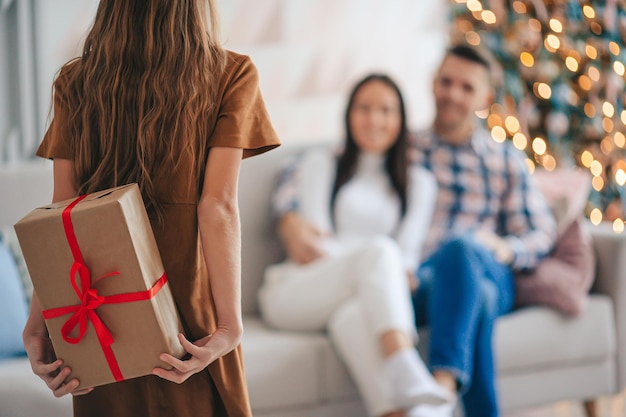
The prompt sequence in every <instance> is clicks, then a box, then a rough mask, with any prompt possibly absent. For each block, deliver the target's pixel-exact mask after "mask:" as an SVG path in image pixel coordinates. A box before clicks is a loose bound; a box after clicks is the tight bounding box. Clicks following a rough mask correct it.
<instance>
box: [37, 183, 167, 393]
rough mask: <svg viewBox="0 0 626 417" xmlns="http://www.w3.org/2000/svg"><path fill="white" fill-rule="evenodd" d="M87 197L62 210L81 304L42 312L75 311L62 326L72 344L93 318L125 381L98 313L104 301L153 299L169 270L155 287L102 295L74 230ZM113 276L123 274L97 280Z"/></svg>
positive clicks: (113, 365)
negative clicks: (74, 220) (76, 216)
mask: <svg viewBox="0 0 626 417" xmlns="http://www.w3.org/2000/svg"><path fill="white" fill-rule="evenodd" d="M85 197H87V195H82V196H80V197H78V198H76V199H75V200H74V201H72V203H71V204H69V205H68V206H67V207H66V208H65V209H64V210H63V213H62V219H63V228H64V230H65V237H66V238H67V243H68V244H69V246H70V249H71V251H72V256H73V257H74V263H73V264H72V268H71V269H70V283H71V284H72V287H73V288H74V292H76V295H77V296H78V298H79V299H80V304H79V305H73V306H66V307H57V308H51V309H48V310H43V312H42V313H43V317H44V319H52V318H55V317H60V316H65V315H67V314H72V316H71V317H70V318H69V319H68V320H67V321H66V322H65V323H64V324H63V327H62V328H61V334H62V335H63V340H65V341H66V342H68V343H71V344H77V343H79V342H80V341H81V339H82V338H83V336H85V332H86V331H87V325H88V323H89V322H90V321H91V323H92V324H93V327H94V329H95V331H96V335H97V336H98V341H99V342H100V346H101V347H102V352H103V353H104V357H105V358H106V360H107V363H108V364H109V369H110V370H111V373H112V374H113V377H114V378H115V380H116V381H123V380H124V376H123V375H122V371H121V370H120V367H119V365H118V363H117V359H116V358H115V355H114V354H113V350H112V349H111V345H112V344H113V342H114V341H115V339H114V338H113V335H111V332H110V331H109V329H108V328H107V327H106V325H105V324H104V323H103V322H102V320H101V319H100V317H99V316H98V314H97V313H96V309H97V308H98V307H99V306H100V305H102V304H120V303H128V302H133V301H143V300H149V299H151V298H153V297H154V296H155V295H156V294H157V293H158V292H159V291H160V290H161V288H163V286H164V285H165V284H166V283H167V276H166V275H165V273H163V275H162V276H161V278H159V280H158V281H157V282H155V283H154V285H153V286H152V288H150V289H148V290H145V291H137V292H130V293H125V294H117V295H107V296H103V295H99V294H98V290H97V289H96V288H93V287H92V286H91V284H92V282H91V275H90V274H89V269H88V268H87V266H86V265H85V262H84V261H83V255H82V253H81V251H80V246H78V240H77V239H76V233H74V225H73V224H72V218H71V215H70V214H71V211H72V209H73V208H74V207H75V206H76V205H77V204H78V203H80V202H81V201H82V200H83V199H84V198H85ZM111 275H119V272H111V273H109V274H106V275H104V276H102V277H100V278H98V279H96V280H95V281H94V283H96V282H98V281H99V280H100V279H103V278H106V277H109V276H111ZM77 277H78V278H79V279H80V286H79V285H78V282H77ZM76 326H78V336H76V337H72V336H71V333H72V331H73V330H74V329H75V328H76Z"/></svg>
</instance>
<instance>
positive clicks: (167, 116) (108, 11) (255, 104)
mask: <svg viewBox="0 0 626 417" xmlns="http://www.w3.org/2000/svg"><path fill="white" fill-rule="evenodd" d="M218 33H219V27H218V18H217V13H216V8H215V1H214V0H177V1H171V0H145V1H127V0H101V1H100V4H99V6H98V10H97V12H96V17H95V21H94V24H93V26H92V28H91V30H90V32H89V34H88V36H87V38H86V41H85V46H84V50H83V53H82V55H81V56H80V57H79V58H76V59H74V60H72V61H70V62H69V63H67V64H66V65H65V66H64V67H63V68H62V69H61V71H60V73H59V75H58V76H57V78H56V80H55V83H54V117H53V119H52V122H51V124H50V127H49V128H48V131H47V132H46V135H45V137H44V139H43V142H42V144H41V146H40V148H39V150H38V152H37V154H38V155H39V156H41V157H45V158H50V159H53V160H54V193H53V201H55V202H56V201H60V200H65V199H69V198H73V197H76V196H77V195H80V194H85V193H91V192H94V191H97V190H102V189H106V188H110V187H115V186H118V185H122V184H127V183H131V182H136V183H138V184H139V188H140V190H141V192H142V195H143V198H144V201H145V203H146V208H147V210H148V215H149V217H150V221H151V224H152V228H153V230H154V234H155V238H156V241H157V245H158V247H159V250H160V253H161V257H162V260H163V264H164V267H165V271H166V273H167V275H168V282H169V283H170V288H171V290H172V294H173V296H174V300H175V302H176V305H177V308H178V310H179V313H180V317H181V321H182V324H183V328H184V331H185V335H184V336H183V335H182V334H181V335H179V339H180V342H181V344H182V346H183V347H184V348H185V350H186V351H187V353H188V355H187V357H186V358H185V360H179V359H176V358H174V357H172V356H170V355H167V354H163V355H162V356H161V360H163V361H164V362H165V363H167V364H169V365H171V366H172V369H171V370H165V369H161V368H157V369H155V370H154V371H153V373H154V375H148V376H145V377H141V378H135V379H131V380H126V381H122V382H117V383H113V384H108V385H104V386H99V387H95V388H92V389H87V390H77V387H78V384H79V381H77V380H76V379H72V380H69V381H67V382H64V381H65V380H66V378H67V376H68V375H69V373H70V369H68V368H62V367H61V365H62V364H63V361H62V359H63V358H58V359H57V358H56V357H55V356H54V351H53V350H52V347H51V344H50V341H49V338H48V334H47V331H46V327H45V323H44V320H43V318H42V313H41V307H40V305H39V302H38V299H37V295H36V294H35V295H34V296H33V302H32V306H31V312H30V316H29V320H28V323H27V325H26V327H25V329H24V344H25V347H26V351H27V353H28V356H29V359H30V361H31V365H32V368H33V371H34V372H35V373H36V374H37V375H38V376H40V377H41V378H42V379H43V380H44V381H45V382H46V384H47V385H48V387H49V388H50V389H51V390H52V391H53V392H54V395H55V396H62V395H66V394H73V395H74V415H75V416H77V417H81V416H85V417H87V416H88V417H97V416H107V417H109V416H116V417H124V416H129V417H131V416H133V417H136V416H153V417H161V416H177V417H185V416H189V417H192V416H193V417H196V416H200V415H201V416H223V415H228V416H231V417H233V416H242V417H249V416H251V411H250V405H249V402H248V394H247V389H246V383H245V375H244V370H243V364H242V359H241V347H240V341H241V335H242V320H241V300H240V298H241V290H240V286H241V276H240V275H241V265H240V264H241V260H240V240H241V237H240V226H239V212H238V207H237V181H238V174H239V167H240V163H241V159H242V158H246V157H249V156H253V155H256V154H260V153H263V152H265V151H267V150H269V149H272V148H274V147H276V146H278V145H279V141H278V139H277V137H276V134H275V132H274V130H273V129H272V126H271V123H270V120H269V117H268V114H267V112H266V110H265V105H264V103H263V99H262V97H261V94H260V91H259V87H258V74H257V71H256V68H255V67H254V64H253V63H252V62H251V60H250V59H249V58H248V57H246V56H243V55H238V54H236V53H234V52H230V51H227V50H224V49H223V48H222V47H221V46H220V44H219V37H218ZM146 343H149V341H146Z"/></svg>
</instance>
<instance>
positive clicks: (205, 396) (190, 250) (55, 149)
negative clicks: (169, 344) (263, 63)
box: [37, 52, 279, 417]
mask: <svg viewBox="0 0 626 417" xmlns="http://www.w3.org/2000/svg"><path fill="white" fill-rule="evenodd" d="M69 65H72V64H69ZM63 81H64V80H63V72H61V75H60V76H59V78H58V79H57V81H56V84H55V88H56V91H57V92H59V91H62V90H63ZM218 97H220V105H219V109H218V112H217V114H215V115H212V116H210V117H211V119H210V120H209V122H210V123H212V126H214V129H213V133H212V135H211V137H210V138H209V146H210V147H214V146H224V147H235V148H243V149H244V158H246V157H249V156H253V155H257V154H260V153H263V152H265V151H268V150H270V149H273V148H275V147H276V146H278V145H279V140H278V138H277V136H276V133H275V132H274V130H273V128H272V126H271V123H270V120H269V116H268V114H267V111H266V109H265V104H264V102H263V99H262V97H261V93H260V90H259V86H258V74H257V70H256V68H255V66H254V64H253V63H252V61H251V60H250V59H249V58H248V57H246V56H243V55H238V54H235V53H233V52H227V64H226V69H225V71H224V75H223V77H222V78H221V80H220V88H219V95H218ZM69 111H70V110H69V109H66V108H64V107H63V101H62V100H61V99H59V96H58V94H55V100H54V119H53V120H52V123H51V125H50V127H49V129H48V131H47V133H46V135H45V137H44V139H43V142H42V144H41V146H40V147H39V150H38V151H37V155H39V156H41V157H44V158H62V159H70V160H71V159H73V158H74V157H73V155H72V152H71V148H70V143H69V140H68V137H69V135H68V134H67V130H66V129H67V123H66V118H67V115H68V112H69ZM163 168H164V169H163V170H162V172H164V173H166V174H165V175H161V176H159V177H158V178H156V179H155V181H156V188H157V197H158V199H159V201H160V202H161V204H162V206H163V208H164V221H162V222H153V225H152V226H153V229H154V233H155V237H156V240H157V244H158V246H159V250H160V252H161V257H162V258H163V264H164V266H165V271H166V273H167V275H168V278H169V282H170V286H171V289H172V293H173V295H174V299H175V300H176V304H177V306H178V309H179V312H180V315H181V320H182V321H183V326H184V328H185V332H186V336H187V337H188V338H189V339H190V340H197V339H199V338H201V337H204V336H206V335H207V334H209V333H213V332H214V331H215V330H216V314H215V308H214V303H213V300H212V296H211V289H210V286H209V276H208V273H207V268H206V265H205V262H204V258H203V255H202V248H201V247H200V240H199V233H198V224H197V215H196V208H197V203H198V200H199V193H198V190H197V187H195V186H189V184H190V182H191V183H192V184H196V180H197V176H198V175H200V174H199V173H198V172H192V170H191V164H189V163H182V164H180V166H179V167H178V168H177V169H174V168H173V167H163ZM207 369H208V372H199V373H197V374H195V375H193V376H192V377H191V378H189V379H188V380H187V381H185V382H184V383H183V384H180V385H179V384H175V383H172V382H169V381H166V380H163V379H161V378H159V377H156V376H152V375H150V376H145V377H141V378H135V379H130V380H126V381H122V382H117V383H113V384H109V385H104V386H101V387H96V388H95V389H94V391H92V392H91V393H89V394H87V395H83V396H78V397H75V398H74V415H75V416H76V417H99V416H102V417H125V416H128V417H144V416H145V417H166V416H172V417H211V416H215V417H217V416H229V417H249V416H251V415H252V413H251V411H250V405H249V401H248V392H247V387H246V379H245V373H244V368H243V358H242V353H241V346H239V347H238V348H237V349H235V350H234V351H233V352H231V353H229V354H228V355H226V356H224V357H223V358H221V359H219V360H217V361H215V362H213V363H212V364H211V365H209V367H208V368H207Z"/></svg>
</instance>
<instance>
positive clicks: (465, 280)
mask: <svg viewBox="0 0 626 417" xmlns="http://www.w3.org/2000/svg"><path fill="white" fill-rule="evenodd" d="M418 276H419V277H420V287H419V289H418V291H417V293H416V294H415V295H414V303H415V310H416V319H417V323H418V324H422V323H424V322H427V323H428V324H429V325H430V328H431V344H430V366H431V369H432V370H433V371H437V370H442V371H447V372H450V373H451V374H452V375H454V376H455V377H456V380H457V383H458V384H459V390H460V394H465V395H464V397H463V402H464V404H465V407H466V414H467V417H473V416H476V415H479V416H480V417H489V416H497V415H498V411H497V399H496V395H495V387H494V383H495V372H494V365H493V351H492V340H491V338H492V330H493V324H494V322H495V318H496V317H497V316H499V315H501V314H503V313H505V312H507V311H509V310H510V308H511V305H512V298H513V289H512V288H513V284H512V276H511V272H510V270H509V268H508V267H507V266H505V265H502V264H500V263H498V262H497V261H495V259H494V258H493V256H492V255H491V253H490V252H489V251H487V250H486V249H484V248H483V247H482V246H480V245H478V244H476V243H475V242H474V241H473V240H472V239H471V238H457V239H454V240H451V241H449V242H447V243H446V244H444V245H443V246H442V247H441V248H440V249H439V250H438V251H437V252H436V253H435V254H433V256H431V258H430V259H428V260H427V261H426V262H425V264H424V265H423V266H422V267H421V268H420V270H419V272H418ZM478 411H480V412H478Z"/></svg>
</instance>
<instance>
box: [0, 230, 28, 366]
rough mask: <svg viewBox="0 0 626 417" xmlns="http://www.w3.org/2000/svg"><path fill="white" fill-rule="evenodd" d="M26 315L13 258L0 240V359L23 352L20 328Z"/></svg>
mask: <svg viewBox="0 0 626 417" xmlns="http://www.w3.org/2000/svg"><path fill="white" fill-rule="evenodd" d="M27 316H28V307H27V303H26V295H25V294H24V289H23V287H22V283H21V279H20V276H19V273H18V270H17V266H16V264H15V260H14V259H13V255H12V254H11V252H10V251H9V249H8V248H7V247H6V246H5V245H4V244H3V243H2V241H0V317H2V320H0V359H3V358H7V357H11V356H15V355H21V354H24V346H23V344H22V329H23V328H24V325H25V324H26V318H27Z"/></svg>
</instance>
